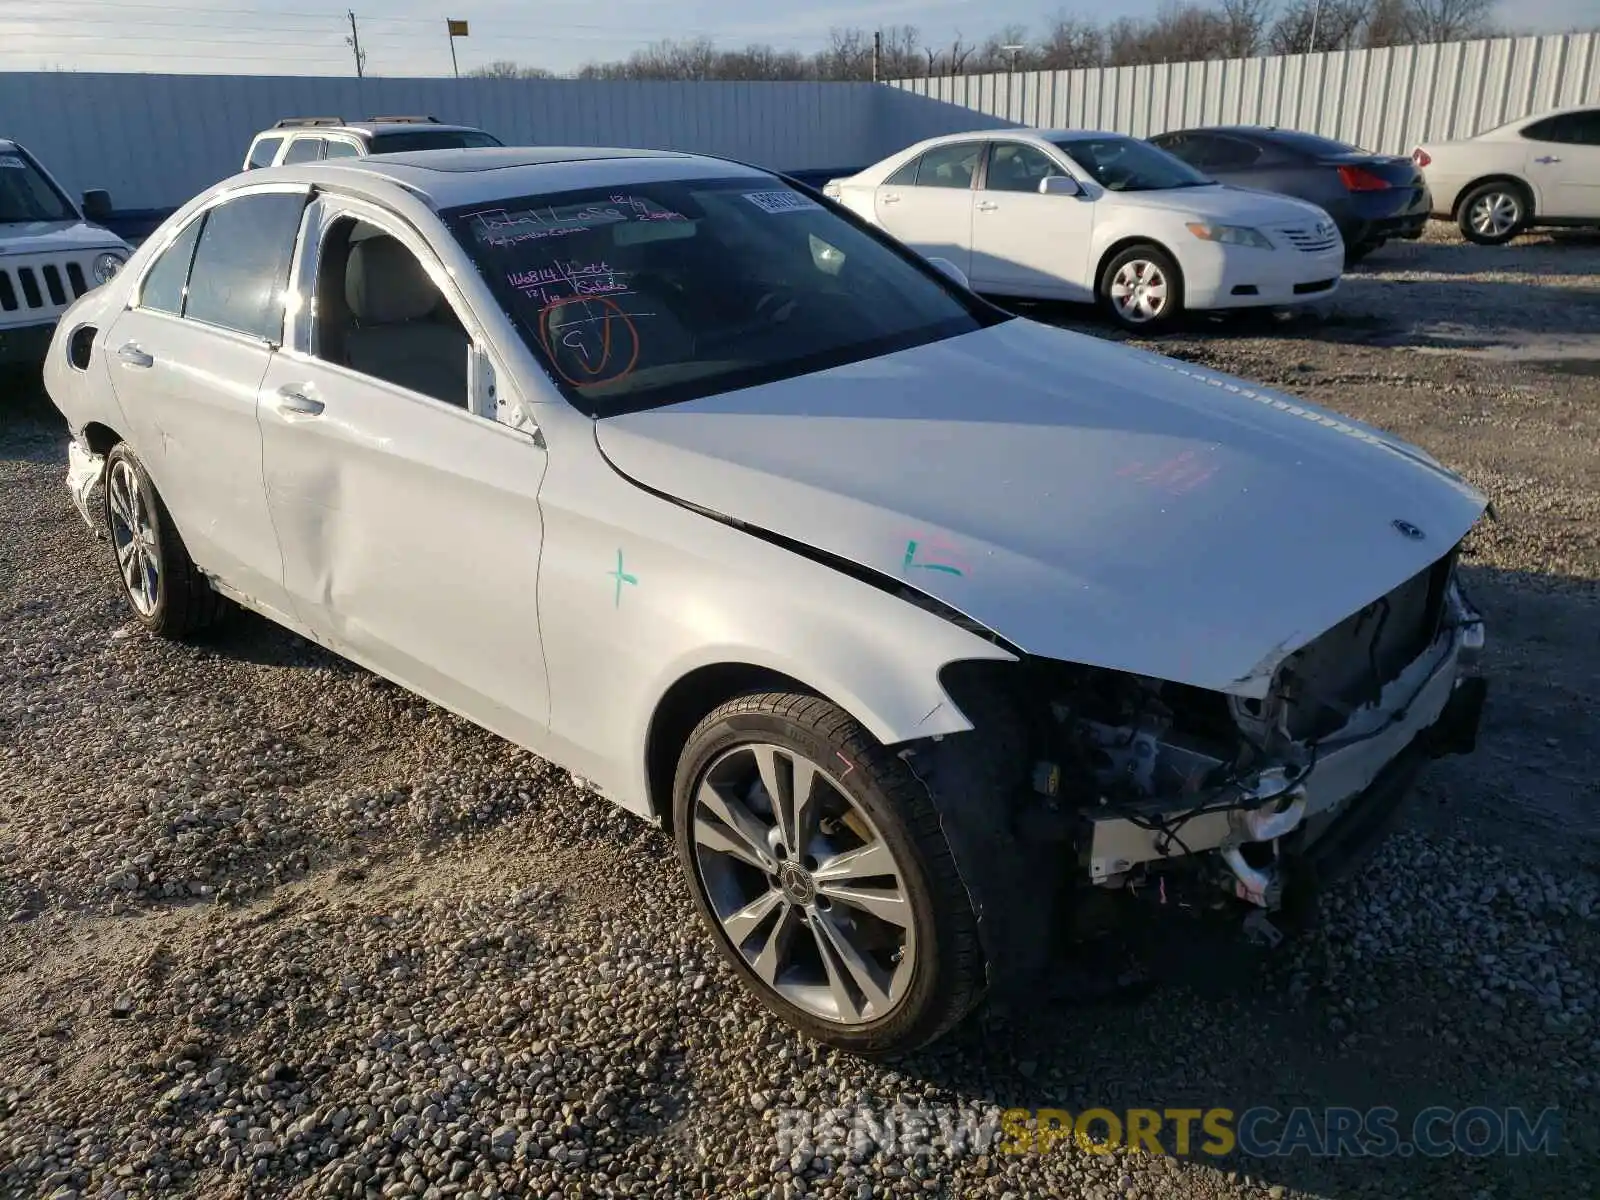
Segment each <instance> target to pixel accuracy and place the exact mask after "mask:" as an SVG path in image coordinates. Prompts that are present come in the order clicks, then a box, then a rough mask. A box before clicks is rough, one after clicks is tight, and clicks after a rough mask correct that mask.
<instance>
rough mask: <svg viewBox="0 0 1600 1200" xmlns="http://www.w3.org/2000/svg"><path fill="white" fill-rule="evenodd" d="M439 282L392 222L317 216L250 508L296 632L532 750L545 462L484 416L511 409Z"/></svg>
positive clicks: (267, 399) (336, 213) (511, 394)
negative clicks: (273, 539) (273, 537)
mask: <svg viewBox="0 0 1600 1200" xmlns="http://www.w3.org/2000/svg"><path fill="white" fill-rule="evenodd" d="M447 279H448V275H447V272H446V271H445V270H444V268H443V266H442V265H441V264H440V262H439V260H438V257H437V256H436V255H435V254H434V253H433V251H432V249H431V248H430V246H429V245H428V243H427V241H426V239H425V238H423V237H422V236H421V235H419V234H418V233H417V231H416V230H415V229H413V228H412V227H411V226H410V225H408V224H407V223H406V222H403V221H401V220H399V219H398V218H396V217H394V216H392V215H391V214H389V213H388V212H387V211H386V210H384V209H382V208H380V207H378V206H376V205H374V204H371V203H368V202H365V201H361V200H356V199H353V198H352V199H347V198H343V197H337V196H332V195H324V196H322V197H320V198H319V199H318V200H317V202H316V203H315V204H314V205H313V206H312V209H311V212H310V215H309V217H308V219H307V228H306V234H305V237H304V239H303V242H302V246H301V250H300V253H299V256H298V268H297V275H296V283H295V289H296V294H297V295H298V296H299V298H300V306H299V309H298V315H297V317H296V320H295V321H294V322H292V323H291V330H290V341H289V345H288V346H287V347H286V349H285V351H284V352H283V353H282V354H279V355H277V356H276V357H275V358H274V360H273V362H272V364H271V367H270V369H269V371H268V373H267V378H266V380H265V382H264V384H263V386H262V389H261V428H262V456H263V460H264V464H265V473H266V485H267V495H268V500H269V504H270V509H271V514H272V519H273V522H274V524H275V526H276V528H277V531H278V539H279V544H280V546H281V547H282V552H283V570H284V581H285V586H286V588H287V590H288V592H289V594H290V597H291V600H292V603H293V605H294V612H295V615H296V617H297V618H298V620H299V624H300V627H301V628H303V629H305V630H307V631H308V632H309V633H311V635H312V636H314V637H315V638H317V639H318V640H319V641H321V642H323V643H324V644H325V645H328V646H330V647H332V648H333V649H335V650H337V651H339V652H340V653H342V654H346V655H348V656H349V657H351V658H354V659H356V660H357V661H358V662H361V663H364V664H366V665H367V666H369V667H371V668H373V669H375V670H377V671H379V672H381V673H383V674H384V675H387V676H388V677H389V678H391V679H393V680H395V681H397V682H399V683H401V684H403V685H404V686H406V687H409V688H411V689H413V690H414V691H417V692H420V693H422V694H423V695H425V696H428V697H430V698H432V699H434V700H436V701H438V702H439V703H441V704H444V705H445V706H446V707H448V708H450V709H452V710H454V711H455V712H458V713H461V714H462V715H464V716H467V717H470V718H472V719H473V720H476V721H479V722H481V723H482V724H484V725H486V726H488V727H489V728H490V729H493V730H495V731H496V732H498V733H501V734H503V735H504V736H507V737H510V738H512V739H513V740H518V741H523V742H525V743H526V742H529V741H534V742H536V741H537V740H538V739H539V738H540V736H541V732H540V731H541V730H542V729H543V728H544V727H545V726H546V725H547V723H548V709H549V698H548V690H547V687H546V682H545V680H546V676H545V670H544V658H543V654H542V651H541V648H540V642H539V632H538V631H539V622H538V609H537V603H538V601H537V597H538V587H537V583H538V570H539V552H540V547H541V543H542V536H543V535H542V521H541V518H540V513H539V505H538V494H539V485H540V482H541V481H542V479H543V477H544V469H545V451H544V448H543V444H542V441H541V440H540V439H539V437H538V431H537V429H535V428H533V427H531V426H528V425H526V424H522V423H519V424H518V425H517V426H516V427H513V426H512V425H509V424H501V423H499V422H498V421H497V420H496V415H497V413H500V412H507V413H509V412H512V411H514V410H516V409H518V408H519V407H520V408H521V409H522V410H523V411H527V409H528V406H527V405H526V404H519V403H518V402H517V401H518V400H519V399H526V398H519V397H517V396H516V394H515V391H514V387H515V383H514V380H512V379H511V378H510V376H509V374H508V373H507V372H506V371H504V370H498V371H497V370H495V362H494V358H493V351H492V349H491V348H490V347H489V346H488V345H487V344H486V341H485V339H483V338H482V337H481V336H480V335H479V334H477V333H476V332H474V331H475V330H476V328H477V325H476V322H475V321H474V320H473V319H472V316H471V313H470V312H469V311H468V310H467V309H466V307H465V305H464V303H463V302H462V300H461V297H460V296H459V295H458V294H456V293H455V291H454V289H453V288H450V287H449V285H448V284H446V285H445V286H446V287H447V288H448V289H449V290H448V294H447V293H446V292H444V291H441V289H440V285H439V283H438V282H436V281H439V280H447ZM486 372H487V373H486ZM491 374H492V375H493V376H494V377H495V383H494V388H493V389H492V391H491V389H490V388H489V387H488V386H487V382H486V381H487V379H488V378H489V375H491Z"/></svg>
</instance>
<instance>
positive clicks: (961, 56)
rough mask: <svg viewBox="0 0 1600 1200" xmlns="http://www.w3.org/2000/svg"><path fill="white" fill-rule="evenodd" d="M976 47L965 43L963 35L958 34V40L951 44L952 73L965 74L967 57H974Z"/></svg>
mask: <svg viewBox="0 0 1600 1200" xmlns="http://www.w3.org/2000/svg"><path fill="white" fill-rule="evenodd" d="M974 49H975V47H972V46H966V45H963V44H962V42H961V35H960V34H959V33H958V34H956V40H955V41H954V42H952V43H951V44H950V74H952V75H965V74H966V71H967V59H969V58H971V57H972V54H973V51H974Z"/></svg>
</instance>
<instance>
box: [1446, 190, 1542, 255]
mask: <svg viewBox="0 0 1600 1200" xmlns="http://www.w3.org/2000/svg"><path fill="white" fill-rule="evenodd" d="M1531 207H1532V206H1531V205H1530V204H1529V202H1528V193H1527V192H1526V190H1524V189H1523V188H1522V187H1520V186H1519V185H1517V184H1515V183H1509V182H1505V181H1499V182H1495V183H1486V184H1483V185H1482V186H1480V187H1476V188H1473V189H1472V191H1470V192H1468V193H1467V194H1466V196H1465V197H1463V198H1462V201H1461V207H1460V209H1459V210H1458V212H1457V215H1456V224H1457V225H1458V226H1459V227H1460V229H1461V236H1462V237H1464V238H1466V239H1467V240H1468V241H1469V242H1476V243H1477V244H1478V245H1480V246H1503V245H1504V244H1505V243H1507V242H1509V241H1510V240H1511V239H1512V238H1514V237H1516V236H1517V234H1519V233H1521V232H1522V230H1523V229H1524V227H1525V226H1526V225H1527V224H1528V218H1529V216H1530V215H1531V214H1530V212H1529V209H1530V208H1531Z"/></svg>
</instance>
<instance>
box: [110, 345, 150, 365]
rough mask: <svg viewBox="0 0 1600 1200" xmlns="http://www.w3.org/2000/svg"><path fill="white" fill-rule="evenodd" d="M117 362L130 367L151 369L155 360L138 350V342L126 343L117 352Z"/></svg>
mask: <svg viewBox="0 0 1600 1200" xmlns="http://www.w3.org/2000/svg"><path fill="white" fill-rule="evenodd" d="M117 361H118V362H121V363H125V364H127V365H128V366H130V367H153V366H155V365H156V360H155V359H154V358H153V357H152V356H151V355H149V354H146V353H145V352H144V351H143V350H141V349H139V343H138V342H128V343H126V344H124V345H123V346H122V347H120V348H119V349H118V350H117Z"/></svg>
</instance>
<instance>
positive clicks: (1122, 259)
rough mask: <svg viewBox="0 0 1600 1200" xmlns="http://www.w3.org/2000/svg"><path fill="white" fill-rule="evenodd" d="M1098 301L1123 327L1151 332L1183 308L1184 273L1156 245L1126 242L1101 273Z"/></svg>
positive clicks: (1166, 322)
mask: <svg viewBox="0 0 1600 1200" xmlns="http://www.w3.org/2000/svg"><path fill="white" fill-rule="evenodd" d="M1100 304H1101V307H1102V308H1104V309H1105V310H1106V312H1108V313H1109V314H1110V315H1111V318H1112V319H1113V320H1114V321H1116V322H1117V324H1119V325H1121V326H1122V327H1123V328H1124V329H1130V330H1137V331H1139V332H1143V333H1154V332H1156V331H1157V330H1160V329H1164V328H1166V327H1167V326H1169V325H1171V324H1172V322H1173V321H1174V320H1176V319H1177V317H1178V314H1179V313H1181V312H1182V311H1183V276H1182V274H1181V273H1180V272H1179V270H1178V264H1177V263H1175V262H1174V261H1173V260H1172V256H1171V255H1170V254H1168V253H1167V252H1166V251H1165V250H1162V249H1161V248H1160V247H1159V246H1154V245H1148V244H1147V245H1139V246H1129V247H1128V248H1127V249H1125V250H1123V251H1121V252H1119V253H1118V254H1117V255H1116V257H1114V258H1113V259H1112V260H1111V261H1110V262H1108V263H1107V264H1106V267H1105V270H1104V271H1102V272H1101V274H1100Z"/></svg>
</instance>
